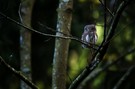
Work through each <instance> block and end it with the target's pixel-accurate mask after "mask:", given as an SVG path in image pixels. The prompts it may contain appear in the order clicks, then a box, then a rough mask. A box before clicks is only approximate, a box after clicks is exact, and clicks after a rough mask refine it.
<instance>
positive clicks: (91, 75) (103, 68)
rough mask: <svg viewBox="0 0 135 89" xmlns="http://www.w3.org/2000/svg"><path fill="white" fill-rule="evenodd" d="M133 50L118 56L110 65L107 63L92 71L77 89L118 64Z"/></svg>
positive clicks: (133, 49) (80, 88) (134, 49)
mask: <svg viewBox="0 0 135 89" xmlns="http://www.w3.org/2000/svg"><path fill="white" fill-rule="evenodd" d="M134 51H135V48H130V49H128V50H127V51H126V52H125V53H123V54H122V55H121V56H119V57H118V58H117V59H116V60H115V61H113V62H111V63H107V64H106V65H105V66H103V67H102V68H97V69H96V70H94V71H93V72H92V73H91V74H90V75H89V76H88V77H87V78H86V79H85V80H84V81H83V82H82V83H81V84H80V86H79V89H82V88H83V87H84V86H85V85H86V84H87V83H88V82H90V81H91V80H93V79H94V78H96V76H98V75H99V74H100V73H102V72H103V71H105V70H107V69H108V68H109V67H111V66H113V65H114V64H116V63H118V62H119V61H121V60H122V59H123V58H124V57H125V56H127V55H129V54H131V53H134Z"/></svg>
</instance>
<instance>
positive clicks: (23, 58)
mask: <svg viewBox="0 0 135 89" xmlns="http://www.w3.org/2000/svg"><path fill="white" fill-rule="evenodd" d="M33 3H34V0H25V1H22V3H21V4H20V8H19V9H20V10H19V12H20V14H19V15H20V20H21V23H22V24H24V25H27V26H29V27H30V25H31V13H32V7H33ZM20 63H21V65H20V68H21V71H22V73H23V74H24V75H25V76H26V77H27V78H28V79H31V33H30V31H28V30H27V29H24V28H21V30H20ZM21 89H31V88H30V87H29V86H28V85H26V84H25V83H24V82H23V81H21Z"/></svg>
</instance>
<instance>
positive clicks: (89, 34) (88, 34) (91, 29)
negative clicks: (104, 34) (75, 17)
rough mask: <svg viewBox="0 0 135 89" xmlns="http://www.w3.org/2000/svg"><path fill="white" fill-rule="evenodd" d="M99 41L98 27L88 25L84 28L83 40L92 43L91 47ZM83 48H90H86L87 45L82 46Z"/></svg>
mask: <svg viewBox="0 0 135 89" xmlns="http://www.w3.org/2000/svg"><path fill="white" fill-rule="evenodd" d="M97 39H98V35H97V33H96V27H95V25H94V24H91V25H86V26H85V27H84V32H83V33H82V38H81V40H82V41H84V42H87V43H90V44H91V46H93V45H94V44H95V43H96V42H97ZM82 47H83V48H89V47H88V46H86V45H85V44H82Z"/></svg>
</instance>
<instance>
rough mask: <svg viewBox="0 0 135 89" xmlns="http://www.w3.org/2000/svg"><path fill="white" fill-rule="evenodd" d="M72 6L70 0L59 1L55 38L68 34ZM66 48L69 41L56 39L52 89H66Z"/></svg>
mask: <svg viewBox="0 0 135 89" xmlns="http://www.w3.org/2000/svg"><path fill="white" fill-rule="evenodd" d="M72 6H73V1H72V0H60V2H59V8H58V9H57V12H58V22H57V33H56V35H57V36H66V35H65V34H67V35H69V34H70V28H71V20H72ZM61 32H62V33H64V34H62V33H61ZM68 48H69V40H66V39H61V38H56V40H55V51H54V59H53V73H52V89H66V68H67V56H68Z"/></svg>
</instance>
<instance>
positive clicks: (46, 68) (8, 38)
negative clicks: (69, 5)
mask: <svg viewBox="0 0 135 89" xmlns="http://www.w3.org/2000/svg"><path fill="white" fill-rule="evenodd" d="M113 1H115V6H114V8H112V6H113V5H112V4H113ZM121 1H122V0H107V7H108V8H109V9H110V10H111V11H114V12H115V11H116V8H117V7H118V6H119V4H120V3H121ZM19 4H20V1H19V0H0V12H2V13H4V14H5V15H7V16H9V17H10V18H12V19H14V20H16V21H18V22H20V20H19V15H18V8H19ZM58 5H59V1H58V0H35V2H34V6H33V10H32V20H31V26H32V28H34V29H36V30H38V31H40V32H44V33H48V34H55V32H53V31H51V30H49V29H46V27H45V26H48V27H50V28H53V29H56V24H57V8H58ZM134 8H135V3H134V2H133V3H130V4H129V5H128V6H127V7H126V9H125V10H124V12H123V13H122V15H121V18H120V21H119V23H118V26H117V28H116V32H115V35H114V37H113V39H112V40H111V44H110V46H109V49H108V51H107V53H106V55H105V57H104V59H103V61H102V62H101V63H100V64H99V66H98V68H97V70H98V69H101V68H103V67H104V66H105V65H107V64H108V63H111V62H113V61H115V60H120V61H118V62H116V63H114V64H113V65H112V66H110V67H108V68H107V69H105V70H104V71H102V72H101V73H100V74H99V75H97V76H96V77H95V78H93V79H91V80H90V81H88V82H87V83H85V85H84V88H83V89H112V88H113V87H114V85H115V84H116V83H117V82H118V80H120V78H121V77H122V76H123V75H124V74H125V73H126V71H127V70H128V69H129V68H130V66H132V65H135V52H134V51H133V52H131V53H130V54H126V55H124V56H123V57H122V58H120V59H119V57H120V56H121V55H123V54H125V53H126V52H128V51H130V50H132V49H134V48H135V30H134V29H135V25H134V24H135V12H134ZM72 14H73V17H72V26H71V34H72V35H73V36H75V37H77V38H80V39H81V34H82V32H83V27H84V26H85V25H88V24H92V23H94V24H96V28H97V34H98V38H99V39H98V42H97V45H99V44H100V43H101V40H102V39H103V24H104V10H103V6H102V5H101V4H100V2H99V1H98V0H74V4H73V13H72ZM109 18H110V14H109V13H107V20H108V21H109ZM108 25H109V23H108ZM19 29H20V26H18V25H17V24H15V23H12V22H11V21H9V20H7V19H5V18H3V17H2V16H0V56H2V57H3V58H4V59H5V61H6V62H7V63H8V64H9V65H11V66H12V67H13V68H15V69H16V70H20V44H19V36H20V32H19ZM31 44H32V47H31V60H32V61H31V64H32V80H33V82H34V83H35V84H36V85H37V86H39V88H40V89H51V86H52V77H51V76H52V62H53V54H54V44H55V38H53V37H46V36H42V35H40V34H37V33H34V32H32V38H31ZM89 54H90V51H89V50H88V49H83V48H82V47H81V44H80V43H78V42H76V41H70V47H69V54H68V64H67V66H68V68H67V86H69V84H70V83H71V81H72V80H73V79H74V78H75V77H76V76H77V74H79V73H80V72H81V71H82V70H83V68H85V67H86V65H87V64H88V63H87V61H88V60H87V58H89V56H90V55H89ZM134 84H135V70H133V71H132V73H130V76H129V77H128V78H127V79H126V81H124V82H123V84H122V86H121V87H120V89H134V88H135V85H134ZM19 87H20V79H19V78H18V77H16V76H15V75H14V74H13V73H12V72H11V71H8V70H7V69H6V68H5V67H4V66H2V65H1V64H0V89H19Z"/></svg>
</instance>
